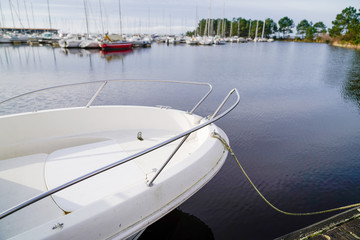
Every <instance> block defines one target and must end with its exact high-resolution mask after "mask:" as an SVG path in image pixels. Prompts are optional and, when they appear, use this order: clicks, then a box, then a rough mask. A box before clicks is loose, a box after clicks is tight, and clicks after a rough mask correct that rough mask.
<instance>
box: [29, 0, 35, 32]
mask: <svg viewBox="0 0 360 240" xmlns="http://www.w3.org/2000/svg"><path fill="white" fill-rule="evenodd" d="M30 4H31V14H32V19H33V28H35V18H34V9H33V5H32V2H31V3H30Z"/></svg>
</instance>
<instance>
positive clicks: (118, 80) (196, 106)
mask: <svg viewBox="0 0 360 240" xmlns="http://www.w3.org/2000/svg"><path fill="white" fill-rule="evenodd" d="M113 82H145V83H176V84H187V85H203V86H208V87H209V90H208V92H207V93H206V94H205V95H204V96H203V97H202V98H201V100H200V101H199V102H198V103H197V104H196V105H195V106H194V107H193V108H192V109H191V111H190V112H189V113H190V114H192V113H193V112H194V111H195V110H196V109H197V108H198V107H199V106H200V105H201V103H203V102H204V101H205V99H206V98H207V97H208V96H209V95H210V93H211V91H212V86H211V84H209V83H201V82H182V81H167V80H140V79H125V80H123V79H111V80H99V81H91V82H82V83H72V84H64V85H57V86H53V87H47V88H42V89H37V90H34V91H30V92H26V93H23V94H19V95H17V96H14V97H11V98H8V99H5V100H3V101H0V105H1V104H3V103H6V102H9V101H12V100H15V99H17V98H20V97H24V96H27V95H30V94H34V93H38V92H43V91H48V90H51V89H56V88H63V87H73V86H80V85H89V84H98V83H102V84H101V86H100V88H99V89H98V90H97V91H96V93H95V94H94V95H93V96H92V97H91V99H90V101H89V102H88V103H87V104H86V107H87V108H88V107H90V106H91V104H92V103H93V102H94V100H95V99H96V97H97V96H98V95H99V94H100V92H101V91H102V90H103V89H104V87H105V86H106V85H107V84H108V83H113Z"/></svg>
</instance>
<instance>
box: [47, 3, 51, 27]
mask: <svg viewBox="0 0 360 240" xmlns="http://www.w3.org/2000/svg"><path fill="white" fill-rule="evenodd" d="M47 6H48V13H49V23H50V29H52V25H51V17H50V5H49V0H47Z"/></svg>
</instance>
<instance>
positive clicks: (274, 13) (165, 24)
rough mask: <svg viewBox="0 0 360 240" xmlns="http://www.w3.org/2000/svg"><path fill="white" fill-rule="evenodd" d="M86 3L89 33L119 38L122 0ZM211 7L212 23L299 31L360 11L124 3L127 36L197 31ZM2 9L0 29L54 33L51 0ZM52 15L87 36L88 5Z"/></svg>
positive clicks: (286, 4)
mask: <svg viewBox="0 0 360 240" xmlns="http://www.w3.org/2000/svg"><path fill="white" fill-rule="evenodd" d="M100 1H101V4H100ZM85 2H86V9H87V11H88V26H89V29H90V32H102V31H105V32H114V33H115V32H119V29H120V27H119V26H120V24H119V23H120V20H119V19H120V18H119V1H118V0H85ZM210 2H211V8H210V17H211V18H223V17H225V18H228V19H232V18H233V17H236V18H237V17H242V18H246V19H259V20H264V19H266V18H271V19H273V20H274V21H275V22H278V21H279V19H280V18H282V17H284V16H288V17H289V18H291V19H293V20H294V23H295V25H296V24H298V23H299V22H300V21H301V20H303V19H307V20H308V21H312V22H313V23H315V22H318V21H323V22H324V23H325V25H326V26H327V27H331V25H332V24H331V22H332V21H333V20H334V19H335V17H336V15H337V14H339V13H341V11H342V10H343V9H344V8H346V7H349V6H353V7H355V8H356V9H359V8H360V0H211V1H209V0H181V1H177V0H151V1H150V0H121V2H120V3H121V15H122V27H123V32H124V33H126V32H130V33H134V32H141V33H147V32H152V33H154V32H157V33H179V32H185V31H187V30H193V29H194V26H195V25H196V24H195V23H196V17H197V18H198V19H202V18H207V17H208V16H209V6H210ZM0 4H1V8H0V10H1V11H0V14H1V16H0V26H6V27H13V26H14V24H15V27H29V26H30V27H36V28H42V27H46V28H47V27H50V20H49V13H48V4H47V0H0ZM100 7H101V9H102V11H100ZM49 9H50V19H51V26H52V27H53V28H57V29H59V30H60V31H64V32H86V20H85V19H86V18H85V10H84V9H85V8H84V0H56V1H55V0H49ZM11 13H12V14H11ZM101 15H102V19H103V24H102V23H101Z"/></svg>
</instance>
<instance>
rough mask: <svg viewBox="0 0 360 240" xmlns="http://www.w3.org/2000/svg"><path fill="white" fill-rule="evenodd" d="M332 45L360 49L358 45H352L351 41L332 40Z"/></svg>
mask: <svg viewBox="0 0 360 240" xmlns="http://www.w3.org/2000/svg"><path fill="white" fill-rule="evenodd" d="M331 45H332V46H335V47H343V48H351V49H356V50H360V45H354V44H351V43H344V44H342V43H339V42H333V43H331Z"/></svg>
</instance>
